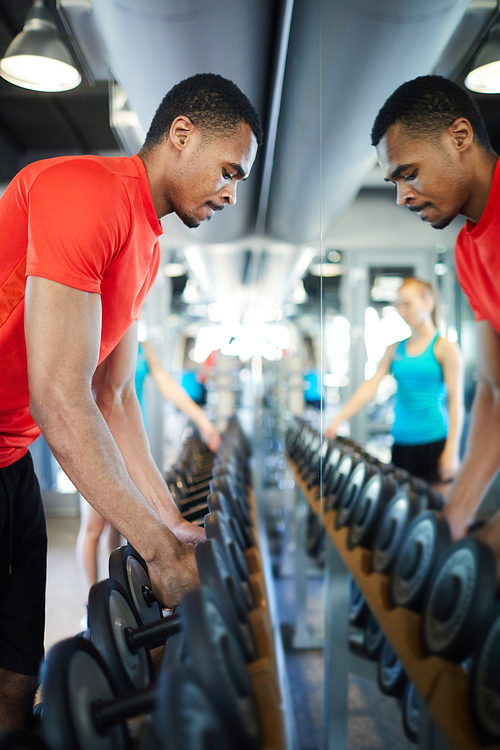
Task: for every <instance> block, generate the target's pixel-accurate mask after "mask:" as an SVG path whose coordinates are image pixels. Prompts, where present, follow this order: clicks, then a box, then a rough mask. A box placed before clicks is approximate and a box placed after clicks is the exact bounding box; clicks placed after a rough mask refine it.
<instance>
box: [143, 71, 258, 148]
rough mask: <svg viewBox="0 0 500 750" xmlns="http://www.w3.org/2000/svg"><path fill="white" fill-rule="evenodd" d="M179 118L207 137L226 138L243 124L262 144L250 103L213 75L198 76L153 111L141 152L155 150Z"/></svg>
mask: <svg viewBox="0 0 500 750" xmlns="http://www.w3.org/2000/svg"><path fill="white" fill-rule="evenodd" d="M180 115H185V116H186V117H189V119H190V120H191V122H192V123H193V125H196V127H199V128H200V130H202V131H203V134H204V135H207V136H208V137H212V136H215V137H217V136H219V137H220V136H224V135H228V132H231V131H234V130H235V129H236V128H237V126H238V125H239V123H240V122H241V121H242V120H243V121H244V122H246V123H247V125H249V127H250V128H251V130H252V131H253V134H254V135H255V138H256V139H257V143H258V145H259V146H260V145H261V144H262V139H263V133H262V126H261V124H260V119H259V116H258V114H257V112H256V111H255V109H254V108H253V106H252V105H251V104H250V101H249V100H248V98H247V97H246V96H245V94H243V93H242V92H241V91H240V89H239V88H238V86H237V85H236V84H235V83H233V82H232V81H229V80H228V79H227V78H223V77H222V76H219V75H216V74H215V73H198V74H197V75H194V76H191V78H186V79H185V80H184V81H181V82H180V83H178V84H176V85H175V86H174V87H173V88H172V89H170V91H169V92H168V94H167V95H166V96H165V97H164V99H163V101H162V103H161V104H160V106H159V107H158V109H157V110H156V114H155V116H154V117H153V120H152V122H151V126H150V128H149V131H148V134H147V136H146V140H145V142H144V148H146V149H150V148H153V147H154V146H157V145H158V144H159V143H160V142H161V141H162V140H163V138H164V137H165V136H166V135H167V134H168V132H169V130H170V126H171V124H172V122H173V121H174V120H175V118H176V117H179V116H180Z"/></svg>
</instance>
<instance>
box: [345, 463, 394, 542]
mask: <svg viewBox="0 0 500 750" xmlns="http://www.w3.org/2000/svg"><path fill="white" fill-rule="evenodd" d="M397 489H398V485H397V483H396V481H395V479H394V478H393V477H392V476H391V475H390V474H386V475H385V476H384V475H383V474H379V473H377V474H374V476H372V477H371V479H369V480H368V482H367V483H366V484H365V486H364V487H363V491H362V492H361V493H360V495H359V497H358V500H357V502H356V506H355V508H354V512H353V514H352V517H351V522H350V526H349V533H348V536H347V546H348V548H349V549H354V548H355V547H358V546H360V547H365V548H366V549H371V547H372V545H373V540H374V538H375V534H376V532H377V526H378V523H379V521H380V518H381V516H382V513H383V512H384V509H385V507H386V505H387V504H388V503H389V501H390V500H391V499H392V498H393V497H394V495H395V494H396V492H397Z"/></svg>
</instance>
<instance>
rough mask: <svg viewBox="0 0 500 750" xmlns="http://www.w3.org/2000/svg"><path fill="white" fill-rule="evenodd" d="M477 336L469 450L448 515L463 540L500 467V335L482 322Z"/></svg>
mask: <svg viewBox="0 0 500 750" xmlns="http://www.w3.org/2000/svg"><path fill="white" fill-rule="evenodd" d="M476 333H477V388H476V395H475V398H474V403H473V405H472V410H471V421H470V427H469V435H468V438H467V448H466V452H465V455H464V457H463V460H462V464H461V466H460V469H459V471H458V473H457V477H456V480H455V482H454V484H453V485H452V488H451V491H450V495H449V500H448V503H447V504H446V508H445V513H446V515H447V516H448V518H449V519H450V522H451V525H452V531H453V536H454V538H455V539H458V538H460V537H461V536H463V535H464V534H465V532H466V529H467V526H468V524H469V523H470V521H471V520H472V518H473V517H474V513H475V512H476V509H477V507H478V506H479V504H480V502H481V500H482V499H483V497H484V494H485V493H486V490H487V489H488V487H489V485H490V483H491V482H492V480H493V478H494V477H495V474H496V472H497V471H498V468H499V467H500V335H499V334H498V333H497V331H495V329H494V328H493V326H492V325H491V323H489V322H488V321H486V320H481V321H479V323H477V324H476Z"/></svg>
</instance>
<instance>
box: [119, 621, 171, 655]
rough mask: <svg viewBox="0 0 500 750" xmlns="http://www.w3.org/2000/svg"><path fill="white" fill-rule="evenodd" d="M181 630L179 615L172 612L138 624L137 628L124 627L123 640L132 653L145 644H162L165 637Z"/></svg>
mask: <svg viewBox="0 0 500 750" xmlns="http://www.w3.org/2000/svg"><path fill="white" fill-rule="evenodd" d="M181 630H182V625H181V615H180V613H179V612H174V613H173V614H171V615H168V616H167V617H162V618H161V619H160V620H157V621H156V622H150V623H146V624H145V625H140V626H139V627H138V628H125V641H126V643H127V646H128V648H129V650H130V652H131V653H132V654H136V653H137V651H138V650H139V649H141V648H144V647H145V646H146V647H148V648H154V647H155V646H162V645H163V644H164V643H165V641H166V640H167V638H170V636H171V635H175V633H179V632H180V631H181Z"/></svg>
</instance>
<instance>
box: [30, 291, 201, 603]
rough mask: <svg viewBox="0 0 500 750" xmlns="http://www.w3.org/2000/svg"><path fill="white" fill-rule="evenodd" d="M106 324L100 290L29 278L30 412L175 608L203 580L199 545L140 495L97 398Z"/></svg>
mask: <svg viewBox="0 0 500 750" xmlns="http://www.w3.org/2000/svg"><path fill="white" fill-rule="evenodd" d="M100 329H101V300H100V297H99V295H97V294H90V293H87V292H81V291H78V290H76V289H72V288H70V287H66V286H64V285H62V284H58V283H56V282H54V281H50V280H48V279H43V278H38V277H29V278H28V279H27V284H26V299H25V336H26V348H27V357H28V381H29V388H30V411H31V414H32V416H33V418H34V419H35V421H36V422H37V424H38V425H39V427H40V429H41V430H42V433H43V435H44V437H45V439H46V440H47V443H48V444H49V446H50V448H51V450H52V451H53V453H54V455H55V456H56V458H57V460H58V461H59V463H60V464H61V466H62V468H63V469H64V471H65V472H66V474H67V475H68V476H69V478H70V479H71V481H72V482H73V484H74V485H75V486H76V487H77V489H78V490H79V491H80V492H81V493H82V495H83V496H84V497H85V498H86V499H87V500H88V502H89V503H90V504H91V505H92V506H93V507H94V508H95V509H96V510H97V511H98V512H99V513H100V514H101V515H102V516H103V517H104V518H106V519H107V520H108V521H109V522H110V523H112V524H113V526H115V527H116V528H117V529H119V531H121V533H122V534H123V535H124V536H125V537H126V538H127V539H128V540H129V541H130V542H131V543H132V544H133V545H134V546H135V547H136V548H137V550H138V551H139V552H140V553H141V554H142V555H143V557H144V558H145V560H146V561H147V563H148V566H149V570H150V573H151V575H152V579H153V581H154V584H155V586H156V588H157V591H159V592H160V594H161V598H162V601H163V602H164V603H165V604H167V605H172V604H174V603H176V602H178V601H179V600H180V598H181V597H182V594H183V593H184V591H185V590H187V589H189V588H191V587H193V586H195V585H197V583H198V582H199V581H198V576H197V571H196V563H195V559H194V554H193V548H192V547H191V546H189V545H184V544H181V543H180V542H179V541H178V540H177V538H176V537H175V536H174V535H173V534H172V532H170V531H169V529H168V528H167V527H166V526H165V524H164V523H163V522H162V521H161V520H160V518H159V517H158V516H157V514H156V513H155V512H154V510H153V509H152V508H151V506H150V505H149V504H148V503H147V502H146V500H145V499H144V497H143V496H142V495H141V493H140V492H139V490H138V489H137V487H136V485H135V484H134V482H133V481H132V479H131V478H130V476H129V474H128V472H127V470H126V467H125V463H124V461H123V458H122V456H121V454H120V451H119V450H118V447H117V445H116V442H115V441H114V439H113V437H112V435H111V433H110V431H109V429H108V427H107V425H106V422H105V421H104V419H103V417H102V415H101V413H100V411H99V409H98V408H97V406H96V404H95V402H94V399H93V397H92V392H91V381H92V377H93V374H94V371H95V369H96V366H97V361H98V355H99V342H100Z"/></svg>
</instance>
